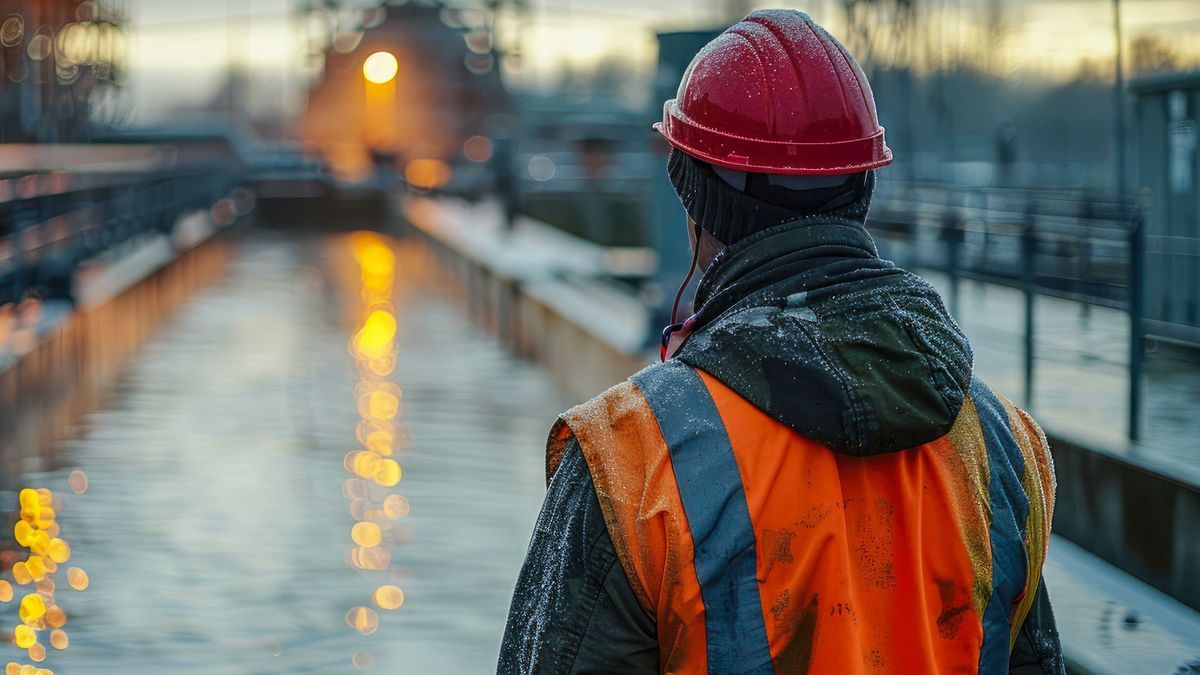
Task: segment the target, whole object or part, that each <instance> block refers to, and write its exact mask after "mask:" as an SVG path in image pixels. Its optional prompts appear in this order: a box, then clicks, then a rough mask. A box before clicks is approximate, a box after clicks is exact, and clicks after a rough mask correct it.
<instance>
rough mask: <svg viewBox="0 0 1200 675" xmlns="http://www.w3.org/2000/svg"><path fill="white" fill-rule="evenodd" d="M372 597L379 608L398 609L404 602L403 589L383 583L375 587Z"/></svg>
mask: <svg viewBox="0 0 1200 675" xmlns="http://www.w3.org/2000/svg"><path fill="white" fill-rule="evenodd" d="M372 599H373V600H374V601H375V604H376V605H378V606H379V608H380V609H387V610H393V609H399V608H400V605H403V604H404V591H403V590H401V589H400V587H399V586H393V585H391V584H384V585H383V586H380V587H379V588H376V589H375V594H374V595H373V596H372Z"/></svg>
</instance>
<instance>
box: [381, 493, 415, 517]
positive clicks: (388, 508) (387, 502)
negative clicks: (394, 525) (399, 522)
mask: <svg viewBox="0 0 1200 675" xmlns="http://www.w3.org/2000/svg"><path fill="white" fill-rule="evenodd" d="M408 511H409V505H408V500H407V499H405V497H404V495H388V496H387V499H384V500H383V512H384V513H386V514H387V517H388V518H391V519H392V520H396V519H397V518H403V517H404V516H407V515H408Z"/></svg>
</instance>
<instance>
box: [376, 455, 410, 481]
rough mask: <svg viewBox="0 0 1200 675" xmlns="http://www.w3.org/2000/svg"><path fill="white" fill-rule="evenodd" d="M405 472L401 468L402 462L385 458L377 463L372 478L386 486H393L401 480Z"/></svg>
mask: <svg viewBox="0 0 1200 675" xmlns="http://www.w3.org/2000/svg"><path fill="white" fill-rule="evenodd" d="M402 474H403V472H402V471H401V470H400V464H399V463H397V462H396V460H394V459H388V458H386V457H385V458H383V459H380V460H379V461H378V462H376V464H375V473H374V475H373V476H372V480H374V481H375V482H376V483H378V484H380V485H382V486H384V487H392V486H393V485H395V484H396V483H399V482H400V477H401V475H402Z"/></svg>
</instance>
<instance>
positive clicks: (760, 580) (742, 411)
mask: <svg viewBox="0 0 1200 675" xmlns="http://www.w3.org/2000/svg"><path fill="white" fill-rule="evenodd" d="M572 436H573V437H574V438H576V439H577V441H578V443H579V446H580V448H581V449H582V451H583V455H584V457H585V459H586V461H587V465H588V468H589V470H590V472H591V475H592V479H593V482H594V484H595V489H596V495H597V498H598V501H599V503H600V507H601V509H602V510H603V512H604V516H605V520H606V523H607V526H608V530H609V533H610V535H611V536H612V540H613V545H614V547H615V549H616V551H617V554H618V557H619V559H620V561H621V564H622V566H623V567H624V570H625V573H626V574H627V576H628V578H629V581H630V584H631V585H632V587H633V589H634V592H635V593H636V594H637V596H638V598H639V600H640V602H641V603H642V605H643V606H644V607H645V609H646V611H647V612H649V613H650V614H651V615H652V616H654V617H655V618H656V620H657V628H658V642H659V647H660V669H661V670H662V671H663V672H668V673H702V672H712V673H837V674H839V675H841V674H854V673H864V674H865V673H921V674H927V673H977V672H980V673H999V672H1007V668H1008V656H1009V653H1010V652H1011V650H1012V645H1013V643H1014V641H1015V639H1016V634H1017V631H1018V629H1019V628H1020V626H1021V624H1022V622H1023V621H1024V618H1025V615H1026V614H1027V613H1028V611H1029V607H1030V605H1031V604H1032V602H1033V597H1034V591H1035V590H1036V588H1037V585H1038V580H1039V576H1040V574H1041V568H1042V562H1043V561H1044V560H1045V555H1046V546H1047V542H1048V537H1049V529H1050V519H1051V514H1052V511H1053V501H1054V473H1053V466H1052V464H1051V460H1050V455H1049V453H1048V450H1047V446H1046V440H1045V436H1044V435H1043V434H1042V432H1041V429H1040V428H1039V427H1038V426H1037V424H1036V423H1035V422H1034V421H1033V420H1032V418H1030V417H1029V415H1028V414H1026V413H1025V412H1024V411H1022V410H1020V409H1019V408H1017V407H1016V406H1014V405H1013V404H1012V403H1011V402H1009V401H1007V400H1005V399H1003V398H1000V397H998V396H996V395H994V394H993V393H992V392H991V391H990V390H989V389H988V388H987V387H986V386H984V385H983V384H981V383H980V382H978V381H974V382H972V385H971V388H970V396H969V397H968V398H967V400H966V403H965V404H964V406H963V408H962V411H961V412H960V413H959V415H958V418H957V420H956V422H955V424H954V426H953V428H952V429H951V431H950V433H949V434H947V435H946V436H945V437H943V438H940V439H938V440H936V441H933V442H931V443H926V444H925V445H921V446H918V447H915V448H911V449H909V450H905V451H901V452H893V453H887V454H880V455H873V456H865V457H855V456H850V455H845V454H839V453H836V452H834V451H832V450H830V449H829V448H827V447H825V446H823V445H821V444H819V443H817V442H814V441H812V440H809V439H807V438H805V437H803V436H801V435H800V434H799V433H797V432H796V431H794V430H793V429H791V428H790V427H788V426H786V425H784V424H782V423H781V422H778V421H776V420H775V419H773V418H771V417H769V416H768V415H767V414H766V413H764V412H763V411H761V410H759V409H758V408H756V407H754V406H753V405H752V404H751V403H749V402H748V401H746V400H745V399H743V398H741V397H740V396H739V395H738V394H736V393H735V392H734V391H732V390H731V389H730V388H728V387H727V386H725V385H724V384H722V383H721V382H720V381H718V380H716V379H715V378H713V377H712V376H710V375H709V374H707V373H704V372H702V371H698V370H696V369H693V368H692V367H690V366H687V365H685V364H683V363H682V362H680V361H675V360H673V361H668V362H667V363H664V364H658V365H655V366H651V367H650V368H647V369H646V370H643V371H642V372H640V373H638V374H637V375H635V376H634V377H633V378H631V379H630V380H627V381H626V382H624V383H622V384H620V385H618V386H616V387H614V388H612V389H610V390H609V391H608V392H606V393H604V394H602V395H601V396H599V397H597V398H596V399H594V400H592V401H591V402H589V403H586V404H584V405H582V406H579V407H576V408H573V409H571V410H569V411H567V412H566V413H564V414H563V416H562V417H561V418H560V420H559V422H558V424H556V425H555V427H554V430H553V431H552V432H551V437H550V442H549V445H548V456H547V459H548V462H547V466H548V468H549V470H550V472H551V473H553V469H554V468H555V467H556V466H557V463H558V460H559V458H560V457H561V454H562V452H563V450H564V449H565V447H566V444H567V442H568V441H569V439H570V438H571V437H572Z"/></svg>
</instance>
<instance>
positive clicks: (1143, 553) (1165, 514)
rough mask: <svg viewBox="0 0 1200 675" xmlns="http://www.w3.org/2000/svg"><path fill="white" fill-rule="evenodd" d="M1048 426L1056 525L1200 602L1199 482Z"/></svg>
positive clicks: (1188, 600) (1154, 582)
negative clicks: (1054, 476)
mask: <svg viewBox="0 0 1200 675" xmlns="http://www.w3.org/2000/svg"><path fill="white" fill-rule="evenodd" d="M1047 433H1048V435H1049V437H1050V444H1051V450H1052V452H1053V454H1054V461H1055V466H1056V469H1057V476H1058V493H1057V502H1056V504H1055V508H1054V532H1055V533H1056V534H1059V535H1061V536H1063V537H1065V538H1067V539H1070V540H1071V541H1073V542H1075V543H1077V544H1079V545H1080V546H1082V547H1083V548H1085V549H1087V550H1088V551H1090V552H1092V553H1093V554H1095V555H1097V556H1099V557H1100V558H1103V559H1104V560H1105V561H1107V562H1109V563H1111V564H1113V565H1116V566H1117V567H1119V568H1121V569H1123V570H1125V571H1126V572H1128V573H1130V574H1132V575H1133V576H1135V577H1137V578H1139V579H1141V580H1142V581H1145V582H1146V583H1148V584H1150V585H1151V586H1153V587H1155V588H1157V589H1159V590H1161V591H1163V592H1164V593H1167V594H1168V595H1170V596H1171V597H1174V598H1176V599H1178V600H1179V601H1181V602H1183V603H1185V604H1187V605H1188V606H1190V607H1192V608H1193V609H1196V610H1200V488H1198V487H1197V486H1196V485H1195V484H1193V483H1191V482H1188V481H1185V480H1181V479H1177V478H1174V477H1172V476H1170V475H1167V474H1165V473H1160V472H1157V471H1154V470H1153V469H1150V468H1148V467H1146V466H1144V465H1141V464H1138V463H1135V462H1132V461H1129V460H1128V459H1126V458H1124V457H1121V456H1118V455H1116V454H1113V453H1109V452H1105V451H1104V450H1102V449H1096V448H1095V447H1092V446H1090V445H1088V446H1084V445H1082V444H1080V443H1078V442H1076V441H1074V440H1072V439H1070V438H1067V437H1064V436H1060V435H1056V434H1054V433H1053V430H1047ZM1197 637H1198V638H1200V635H1198V636H1197Z"/></svg>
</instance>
